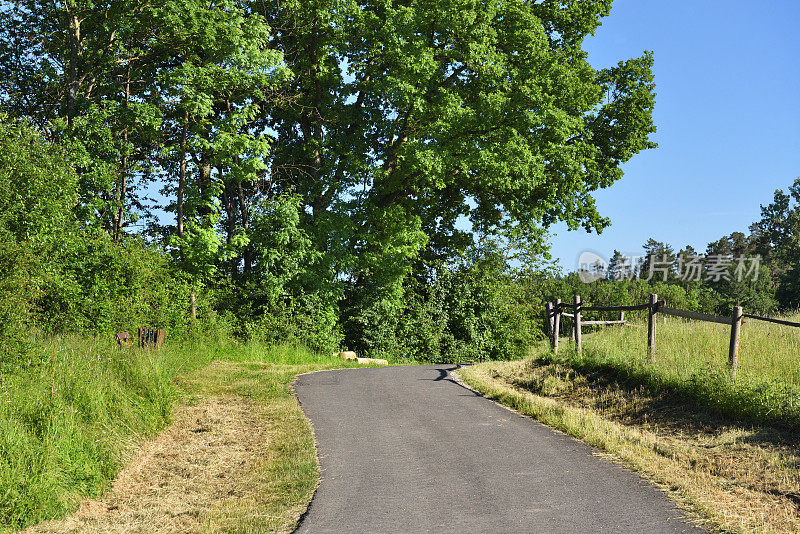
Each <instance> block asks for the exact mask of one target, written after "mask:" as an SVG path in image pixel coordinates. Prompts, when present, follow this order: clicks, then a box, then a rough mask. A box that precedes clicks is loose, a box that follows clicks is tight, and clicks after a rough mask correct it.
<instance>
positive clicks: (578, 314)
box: [546, 295, 800, 375]
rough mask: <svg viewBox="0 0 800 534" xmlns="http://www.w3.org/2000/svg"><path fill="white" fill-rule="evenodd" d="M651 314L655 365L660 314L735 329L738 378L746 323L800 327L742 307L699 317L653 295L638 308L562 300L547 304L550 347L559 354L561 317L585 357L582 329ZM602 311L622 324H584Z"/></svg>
mask: <svg viewBox="0 0 800 534" xmlns="http://www.w3.org/2000/svg"><path fill="white" fill-rule="evenodd" d="M567 308H569V309H571V310H572V313H567V312H565V311H564V310H565V309H567ZM643 310H647V356H648V359H649V360H650V361H651V362H652V361H654V360H655V355H656V316H657V314H659V313H663V314H664V315H671V316H674V317H683V318H685V319H693V320H697V321H706V322H710V323H718V324H724V325H729V326H730V328H731V337H730V346H729V349H728V365H729V366H730V368H731V371H732V373H733V374H734V375H735V374H736V367H737V360H738V358H739V339H740V338H741V334H742V324H744V319H745V318H747V319H755V320H757V321H767V322H770V323H775V324H780V325H784V326H794V327H800V323H795V322H792V321H786V320H784V319H774V318H771V317H761V316H758V315H753V314H750V313H744V311H743V310H742V307H741V306H734V307H733V310H731V315H730V317H721V316H718V315H709V314H707V313H699V312H693V311H687V310H678V309H675V308H669V307H667V306H666V303H665V302H664V301H663V300H658V295H650V302H648V303H646V304H635V305H633V306H587V305H585V304H584V303H583V302H581V297H580V295H575V298H574V301H573V303H572V304H568V303H566V302H561V299H556V301H555V302H548V303H547V310H546V312H547V325H548V330H549V332H548V333H549V335H550V343H551V346H552V348H553V351H554V352H558V338H559V333H560V332H561V317H562V316H565V317H569V318H571V319H572V328H571V331H570V341H574V342H575V349H576V350H577V351H578V354H580V353H581V350H582V347H581V344H582V337H583V336H582V332H581V330H582V328H583V326H584V325H623V326H624V325H627V324H628V323H627V321H625V312H626V311H643ZM588 311H600V312H620V320H618V321H583V320H582V319H583V317H582V315H583V312H588Z"/></svg>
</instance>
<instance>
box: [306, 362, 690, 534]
mask: <svg viewBox="0 0 800 534" xmlns="http://www.w3.org/2000/svg"><path fill="white" fill-rule="evenodd" d="M452 369H454V366H445V365H438V366H420V367H384V368H375V369H346V370H341V371H324V372H319V373H313V374H309V375H304V376H301V377H300V378H299V379H298V381H297V383H296V386H295V391H296V394H297V396H298V398H299V399H300V402H301V405H302V407H303V410H304V411H305V413H306V415H308V417H309V418H310V419H311V422H312V423H313V425H314V432H315V434H316V437H317V441H318V447H319V456H320V464H321V468H322V476H321V478H322V482H321V484H320V487H319V489H318V490H317V493H316V495H315V496H314V499H313V501H312V503H311V507H310V508H309V510H308V512H307V514H306V515H305V516H304V518H303V520H302V522H301V524H300V526H299V528H298V529H297V532H300V533H312V534H317V533H325V532H336V533H361V532H364V533H367V532H377V533H383V532H386V533H389V532H391V533H401V532H414V533H416V532H487V533H509V534H510V533H516V532H530V533H537V534H539V533H541V534H544V533H578V532H580V533H584V532H585V533H594V532H613V533H678V532H686V533H689V532H701V531H700V530H699V529H696V528H695V527H692V526H691V525H690V524H689V523H688V522H687V521H686V520H684V519H682V516H681V513H680V512H679V511H678V510H677V509H676V508H675V506H674V505H673V504H672V503H670V502H669V501H668V500H667V499H666V497H665V496H664V494H663V493H662V492H660V491H658V490H656V489H655V488H653V487H651V486H649V485H648V484H647V483H645V482H644V481H643V480H642V479H641V478H640V477H639V476H637V475H636V474H634V473H631V472H629V471H626V470H624V469H622V468H621V467H619V466H617V465H615V464H612V463H611V462H609V461H607V460H603V459H601V458H598V457H596V456H593V455H592V449H591V448H590V447H587V446H585V445H583V444H581V443H579V442H577V441H575V440H573V439H571V438H569V437H567V436H564V435H562V434H560V433H558V432H555V431H553V430H552V429H550V428H548V427H546V426H543V425H541V424H539V423H537V422H535V421H533V420H531V419H529V418H525V417H522V416H519V415H516V414H515V413H513V412H510V411H508V410H506V409H504V408H502V407H500V406H497V405H496V404H494V403H493V402H491V401H489V400H487V399H484V398H482V397H481V396H479V395H477V394H475V393H474V392H472V391H470V390H468V389H466V388H464V387H462V386H460V385H458V384H457V383H455V382H453V381H452V380H451V379H450V377H449V375H448V371H449V370H452Z"/></svg>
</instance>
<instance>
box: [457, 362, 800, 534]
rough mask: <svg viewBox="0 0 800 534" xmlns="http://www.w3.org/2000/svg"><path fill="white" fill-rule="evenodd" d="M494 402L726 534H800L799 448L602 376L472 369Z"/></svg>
mask: <svg viewBox="0 0 800 534" xmlns="http://www.w3.org/2000/svg"><path fill="white" fill-rule="evenodd" d="M461 374H462V377H463V378H464V379H465V380H466V381H467V383H468V384H470V385H472V386H473V387H475V388H476V389H478V390H479V391H481V392H483V393H485V394H486V395H487V396H490V397H493V398H495V399H497V400H499V401H501V402H503V403H504V404H506V405H508V406H511V407H512V408H514V409H516V410H518V411H520V412H522V413H525V414H527V415H532V416H534V417H535V418H537V419H539V420H541V421H542V422H544V423H546V424H548V425H551V426H554V427H556V428H558V429H560V430H563V431H565V432H567V433H568V434H570V435H573V436H575V437H577V438H579V439H581V440H583V441H585V442H587V443H589V444H591V445H594V446H596V447H598V448H599V449H601V450H602V451H604V452H605V453H608V454H609V455H610V456H611V457H612V458H615V459H617V460H620V461H622V462H623V463H624V464H625V465H627V466H628V467H631V468H633V469H635V470H637V471H639V472H640V473H642V474H643V475H645V476H646V477H648V478H650V479H651V480H653V481H654V482H656V483H657V484H659V485H661V486H662V487H664V488H665V489H666V490H668V492H669V493H670V494H671V495H672V497H673V498H675V500H677V501H678V502H679V503H680V504H681V505H683V506H684V507H685V508H686V509H687V510H689V511H690V512H691V513H692V514H693V515H694V516H695V517H696V518H698V519H700V520H701V521H702V522H703V523H704V524H705V525H706V526H708V527H710V528H712V529H714V530H717V531H724V532H748V533H749V532H771V533H772V532H774V533H779V532H780V533H794V532H800V439H799V438H798V437H797V436H795V435H791V434H790V433H788V432H785V431H781V430H777V429H773V428H769V427H763V426H753V425H742V424H737V423H735V422H733V421H730V420H725V419H721V418H714V417H711V416H709V415H707V414H704V413H703V412H702V411H700V410H698V409H697V408H696V407H694V406H693V405H692V404H691V403H688V402H686V401H685V400H683V399H680V398H676V397H675V396H669V395H667V394H663V393H662V394H656V393H653V392H651V391H649V390H647V389H646V388H643V387H641V386H638V385H636V384H634V383H630V382H627V383H626V382H624V381H623V382H620V381H617V380H615V379H614V378H613V377H609V376H604V375H602V374H600V373H593V374H581V373H578V372H576V371H575V370H574V369H571V368H568V367H564V366H562V365H560V364H558V363H552V362H546V361H538V360H527V361H523V362H507V363H487V364H480V365H477V366H474V367H470V368H466V369H464V370H462V371H461Z"/></svg>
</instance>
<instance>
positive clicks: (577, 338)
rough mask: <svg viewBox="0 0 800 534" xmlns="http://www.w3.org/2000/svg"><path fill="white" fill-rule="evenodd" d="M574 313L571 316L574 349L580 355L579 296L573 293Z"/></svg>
mask: <svg viewBox="0 0 800 534" xmlns="http://www.w3.org/2000/svg"><path fill="white" fill-rule="evenodd" d="M574 303H575V314H574V316H573V318H572V325H573V326H572V327H573V329H574V330H575V350H576V351H577V353H578V356H580V355H581V350H582V348H581V296H580V295H575V300H574Z"/></svg>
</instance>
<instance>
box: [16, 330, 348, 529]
mask: <svg viewBox="0 0 800 534" xmlns="http://www.w3.org/2000/svg"><path fill="white" fill-rule="evenodd" d="M36 350H37V351H39V352H40V353H41V354H42V361H43V363H42V364H41V365H39V366H37V367H35V368H31V369H27V370H24V371H20V372H18V373H16V374H5V375H0V530H2V529H13V528H20V527H24V526H26V525H31V524H34V523H37V522H40V521H43V520H46V519H51V518H54V517H59V516H62V515H64V514H66V513H69V512H70V511H72V510H73V509H75V507H76V506H77V504H78V503H79V502H80V501H81V500H83V499H84V498H86V497H95V496H98V495H100V494H102V492H103V491H104V490H105V489H106V488H107V487H108V484H109V482H110V481H111V480H113V478H114V476H115V475H116V473H117V472H118V471H119V469H120V468H121V467H122V466H123V465H124V464H125V462H126V461H127V459H128V458H130V455H131V453H132V451H133V450H134V449H135V447H136V446H137V445H138V444H140V443H141V442H142V441H143V440H146V439H147V438H149V437H152V436H153V435H155V434H156V433H157V432H158V431H159V430H161V429H162V428H164V427H165V426H166V425H167V424H168V423H169V417H170V412H171V409H172V406H173V404H174V403H175V402H176V400H178V399H180V398H181V397H185V396H186V395H187V394H190V393H191V394H194V393H196V392H192V391H189V390H187V389H186V386H185V385H184V386H181V383H180V381H178V380H176V378H178V377H184V376H188V377H190V376H192V375H193V373H196V372H197V371H198V370H200V369H202V368H204V367H205V366H207V365H208V364H209V363H210V362H212V361H215V360H225V361H229V362H270V363H271V364H272V365H273V366H275V369H280V372H276V373H274V374H273V375H270V377H271V378H269V379H268V380H262V381H261V382H257V381H252V380H250V381H249V382H248V384H250V385H249V386H248V387H250V388H251V390H249V391H243V392H240V393H243V394H247V395H248V396H253V397H254V398H260V399H262V400H269V399H271V397H270V395H273V394H276V395H278V394H279V396H280V398H281V399H282V400H283V401H284V402H285V401H286V398H287V397H286V396H287V395H288V393H287V392H288V391H289V390H288V385H287V384H288V383H289V382H290V381H291V380H292V379H293V378H294V376H295V374H297V372H303V371H305V370H312V369H318V368H330V367H333V366H338V367H342V366H343V365H342V362H341V361H338V360H335V359H333V358H331V357H326V356H322V355H319V354H315V353H313V352H311V351H308V350H305V349H302V348H296V347H280V346H277V347H276V346H266V345H259V344H247V345H245V344H240V343H235V342H231V341H223V342H203V343H200V342H198V343H186V344H175V343H167V345H166V346H165V348H164V349H163V350H162V351H160V352H149V351H140V350H137V349H130V348H118V347H116V346H115V344H114V343H113V342H112V341H111V340H108V339H107V338H97V339H86V338H78V337H66V338H60V339H49V340H40V341H39V342H38V346H37V347H36ZM235 379H236V377H235V376H232V377H229V378H228V379H226V380H228V381H233V382H231V383H235ZM226 383H227V382H226ZM185 384H191V381H189V382H185ZM195 385H196V386H197V387H199V385H198V384H195ZM215 387H217V388H220V387H222V386H221V385H220V384H217V385H216V386H215ZM242 387H244V386H242ZM198 391H202V388H200V389H199V390H198ZM298 410H299V408H298ZM298 413H299V412H295V414H294V415H295V416H300V417H301V416H302V414H300V415H298ZM309 433H310V431H309ZM304 439H305V440H306V441H304V442H303V444H301V446H302V447H304V448H305V450H306V453H307V452H308V450H311V451H312V456H313V439H312V441H311V442H310V443H311V447H310V449H309V442H308V439H310V438H309V437H308V435H307V436H306V437H305V438H304ZM315 465H316V464H315ZM314 468H315V467H314ZM314 477H316V474H314ZM306 478H307V477H306ZM313 483H314V484H316V478H314V482H313ZM304 484H305V483H304ZM306 486H307V484H306V485H304V486H303V487H304V488H305V487H306ZM303 491H305V490H303ZM301 493H302V492H301ZM296 497H297V494H295V493H292V494H290V496H289V497H288V498H290V499H296Z"/></svg>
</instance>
